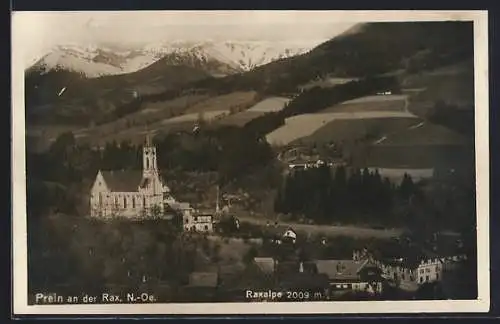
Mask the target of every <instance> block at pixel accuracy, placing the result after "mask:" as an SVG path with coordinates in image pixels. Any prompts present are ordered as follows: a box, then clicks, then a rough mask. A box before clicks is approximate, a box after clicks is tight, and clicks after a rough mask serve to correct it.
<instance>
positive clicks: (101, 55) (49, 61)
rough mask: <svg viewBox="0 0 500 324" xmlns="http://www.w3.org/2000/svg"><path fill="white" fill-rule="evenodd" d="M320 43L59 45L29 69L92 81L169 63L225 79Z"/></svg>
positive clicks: (252, 42) (232, 42) (243, 42)
mask: <svg viewBox="0 0 500 324" xmlns="http://www.w3.org/2000/svg"><path fill="white" fill-rule="evenodd" d="M321 41H324V40H316V41H308V42H294V41H287V42H265V41H260V42H259V41H222V42H221V41H219V42H215V41H202V42H186V41H170V42H162V43H152V44H147V45H144V46H142V47H131V48H130V49H128V50H125V49H117V48H112V46H110V45H106V46H98V45H75V44H68V45H59V46H56V47H55V48H54V49H52V50H51V51H49V53H47V54H45V55H44V56H42V57H41V58H40V59H38V60H37V61H36V62H35V63H34V64H33V65H31V66H30V68H36V69H38V70H40V71H46V72H47V71H50V70H68V71H72V72H77V73H83V74H84V75H85V76H86V77H89V78H96V77H100V76H105V75H118V74H127V73H132V72H136V71H138V70H140V69H143V68H146V67H147V66H149V65H151V64H153V63H155V62H158V61H159V60H161V59H165V60H166V61H167V60H169V59H170V61H171V62H170V64H172V65H176V64H179V65H182V64H186V63H188V64H191V65H190V66H193V67H197V68H200V67H203V64H204V63H208V64H209V67H208V68H207V72H209V73H210V74H212V75H215V76H219V75H228V74H233V73H239V72H244V71H249V70H251V69H253V68H255V67H257V66H260V65H263V64H267V63H269V62H272V61H274V60H277V59H281V58H285V57H290V56H293V55H297V54H301V53H304V52H307V51H308V50H310V49H312V48H313V47H314V46H316V45H318V44H319V43H321Z"/></svg>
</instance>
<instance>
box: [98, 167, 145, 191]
mask: <svg viewBox="0 0 500 324" xmlns="http://www.w3.org/2000/svg"><path fill="white" fill-rule="evenodd" d="M101 174H102V176H103V178H104V181H105V182H106V185H107V186H108V188H109V190H111V191H114V192H135V191H137V188H138V187H139V185H140V184H141V180H142V172H141V171H135V170H126V171H101Z"/></svg>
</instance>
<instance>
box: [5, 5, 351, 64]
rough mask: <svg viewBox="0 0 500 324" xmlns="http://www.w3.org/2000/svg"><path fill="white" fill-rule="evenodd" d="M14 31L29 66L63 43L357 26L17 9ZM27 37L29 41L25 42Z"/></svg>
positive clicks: (300, 36) (306, 33)
mask: <svg viewBox="0 0 500 324" xmlns="http://www.w3.org/2000/svg"><path fill="white" fill-rule="evenodd" d="M12 21H13V33H15V37H20V38H21V39H23V43H22V44H23V49H24V50H23V52H24V53H23V56H24V61H25V62H26V63H27V64H30V63H31V62H33V60H34V59H37V58H39V57H40V56H42V55H44V54H45V53H47V52H48V51H49V50H50V49H51V48H53V47H54V46H55V45H61V44H67V43H72V44H82V45H86V44H102V43H104V42H114V43H120V44H123V45H129V44H134V43H139V42H158V41H169V40H188V41H189V40H195V41H196V40H207V39H214V40H268V41H280V40H281V41H298V42H300V41H310V40H323V39H328V38H331V37H334V36H336V35H338V34H339V33H341V32H343V31H345V30H346V29H348V28H350V27H352V26H353V25H354V23H353V22H347V21H345V20H342V15H339V14H338V12H324V11H323V12H321V11H318V12H295V11H231V12H228V11H211V12H203V11H198V12H195V11H190V12H188V11H177V12H175V11H170V12H168V11H156V12H152V11H129V12H126V11H121V12H84V11H80V12H16V13H14V15H13V19H12ZM24 40H25V41H24Z"/></svg>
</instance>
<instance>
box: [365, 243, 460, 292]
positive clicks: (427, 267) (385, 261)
mask: <svg viewBox="0 0 500 324" xmlns="http://www.w3.org/2000/svg"><path fill="white" fill-rule="evenodd" d="M385 252H386V253H384V254H383V255H379V256H378V257H375V258H373V262H374V263H375V264H376V265H377V266H378V267H379V268H380V269H381V270H382V272H383V276H384V278H386V279H387V280H390V281H391V282H393V283H395V284H396V285H397V286H399V288H401V289H403V290H407V291H416V290H417V289H418V288H419V287H420V286H421V285H423V284H426V283H434V282H440V281H441V280H442V277H443V271H444V270H446V269H447V268H451V267H453V264H455V263H457V262H460V261H463V260H464V259H465V258H466V256H465V255H463V254H461V253H460V251H459V250H454V251H450V250H447V251H446V250H443V249H438V248H437V247H436V246H435V247H434V248H433V250H426V249H424V248H422V247H417V246H413V245H411V246H408V247H406V248H404V247H403V248H401V249H400V251H399V252H397V251H394V250H393V251H385Z"/></svg>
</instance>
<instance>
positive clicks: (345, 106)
mask: <svg viewBox="0 0 500 324" xmlns="http://www.w3.org/2000/svg"><path fill="white" fill-rule="evenodd" d="M406 100H407V95H379V96H367V97H362V98H357V99H354V100H349V101H346V102H343V103H342V104H340V105H335V106H332V107H329V108H326V109H324V110H322V111H321V113H328V112H338V113H341V112H374V111H380V112H382V111H384V112H385V111H394V112H405V111H407V110H406Z"/></svg>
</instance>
